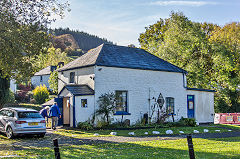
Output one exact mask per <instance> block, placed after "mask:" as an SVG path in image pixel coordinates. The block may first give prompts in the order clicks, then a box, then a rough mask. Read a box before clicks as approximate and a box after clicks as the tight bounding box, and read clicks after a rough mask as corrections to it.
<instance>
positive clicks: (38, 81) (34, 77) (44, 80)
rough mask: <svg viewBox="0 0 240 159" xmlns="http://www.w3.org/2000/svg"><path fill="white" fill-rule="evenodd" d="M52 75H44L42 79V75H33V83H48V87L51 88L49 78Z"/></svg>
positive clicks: (38, 84)
mask: <svg viewBox="0 0 240 159" xmlns="http://www.w3.org/2000/svg"><path fill="white" fill-rule="evenodd" d="M49 77H50V75H42V81H40V79H41V76H33V77H32V78H31V83H32V85H33V86H34V87H37V86H40V85H46V87H47V88H49V83H48V80H49Z"/></svg>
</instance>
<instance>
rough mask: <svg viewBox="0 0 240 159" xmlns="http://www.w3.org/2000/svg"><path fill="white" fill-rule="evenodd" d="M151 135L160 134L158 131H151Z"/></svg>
mask: <svg viewBox="0 0 240 159" xmlns="http://www.w3.org/2000/svg"><path fill="white" fill-rule="evenodd" d="M152 133H153V134H160V132H159V131H152Z"/></svg>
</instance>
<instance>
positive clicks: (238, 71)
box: [209, 23, 240, 112]
mask: <svg viewBox="0 0 240 159" xmlns="http://www.w3.org/2000/svg"><path fill="white" fill-rule="evenodd" d="M209 42H210V43H211V44H212V46H213V50H214V55H213V63H214V64H213V69H214V74H213V76H212V77H213V79H215V80H214V85H215V88H216V89H217V90H218V92H217V94H216V97H217V99H218V100H220V101H219V102H217V104H218V107H221V105H219V104H220V103H221V104H222V105H225V104H227V105H228V106H230V107H229V108H228V109H226V108H223V111H224V110H225V111H228V112H239V111H240V90H239V87H240V81H239V79H240V23H231V24H227V25H225V26H223V27H217V28H215V29H214V31H212V34H211V36H210V38H209ZM223 101H224V102H223ZM224 103H225V104H224Z"/></svg>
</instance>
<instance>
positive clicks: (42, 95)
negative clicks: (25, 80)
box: [33, 85, 49, 104]
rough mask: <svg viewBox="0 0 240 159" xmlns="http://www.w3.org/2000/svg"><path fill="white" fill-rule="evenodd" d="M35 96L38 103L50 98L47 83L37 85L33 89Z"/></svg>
mask: <svg viewBox="0 0 240 159" xmlns="http://www.w3.org/2000/svg"><path fill="white" fill-rule="evenodd" d="M33 98H34V99H35V100H36V102H37V103H38V104H43V103H45V102H46V100H47V99H48V98H49V92H48V90H47V87H46V86H45V85H43V86H42V85H40V86H37V87H36V88H35V89H34V90H33Z"/></svg>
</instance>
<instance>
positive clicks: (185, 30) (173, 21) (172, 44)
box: [139, 12, 212, 88]
mask: <svg viewBox="0 0 240 159" xmlns="http://www.w3.org/2000/svg"><path fill="white" fill-rule="evenodd" d="M207 41H208V39H207V38H206V35H205V33H204V31H203V30H202V29H201V25H200V24H199V23H193V22H192V21H190V20H189V19H188V18H187V17H186V16H184V15H183V13H174V12H173V13H171V15H170V18H168V19H165V20H164V19H160V20H159V21H158V22H157V23H156V24H153V25H150V26H149V27H147V28H146V31H145V32H144V33H142V34H141V35H140V38H139V42H140V45H141V47H142V48H143V49H145V50H147V51H149V52H151V53H153V54H155V55H156V56H159V57H160V58H162V59H164V60H167V61H169V62H170V63H173V64H175V65H177V66H179V67H181V68H183V69H185V70H187V71H188V86H190V87H200V88H203V87H204V88H211V84H210V83H209V78H210V77H209V76H210V74H209V73H208V72H207V71H206V70H209V69H210V67H211V65H212V60H211V55H210V53H209V52H208V47H209V46H208V43H207ZM205 67H209V68H205Z"/></svg>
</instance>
